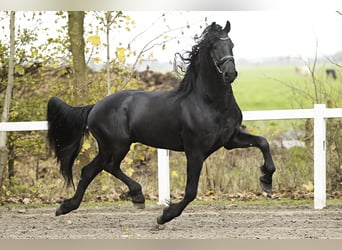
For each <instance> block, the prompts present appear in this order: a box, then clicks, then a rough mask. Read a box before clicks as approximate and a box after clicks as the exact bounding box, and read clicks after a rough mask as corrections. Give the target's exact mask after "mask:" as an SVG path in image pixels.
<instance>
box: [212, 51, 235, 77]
mask: <svg viewBox="0 0 342 250" xmlns="http://www.w3.org/2000/svg"><path fill="white" fill-rule="evenodd" d="M211 58H212V59H213V62H214V65H215V67H216V69H217V71H218V72H219V73H220V74H222V69H221V68H220V67H221V66H222V65H224V64H225V63H227V62H229V61H232V62H233V61H234V56H232V55H226V56H224V57H222V58H221V59H220V60H218V61H216V60H215V58H214V57H211Z"/></svg>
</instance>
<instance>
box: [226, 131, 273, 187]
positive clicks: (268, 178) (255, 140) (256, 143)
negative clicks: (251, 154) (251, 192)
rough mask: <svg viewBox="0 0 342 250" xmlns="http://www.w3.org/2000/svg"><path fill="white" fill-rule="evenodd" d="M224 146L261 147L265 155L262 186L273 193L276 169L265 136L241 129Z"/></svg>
mask: <svg viewBox="0 0 342 250" xmlns="http://www.w3.org/2000/svg"><path fill="white" fill-rule="evenodd" d="M224 147H225V148H226V149H233V148H248V147H257V148H259V149H260V150H261V152H262V154H263V156H264V165H263V166H261V172H262V173H263V175H262V176H261V177H260V179H259V180H260V186H261V188H262V189H263V190H264V191H265V192H267V193H272V176H273V173H274V172H275V170H276V169H275V166H274V163H273V160H272V156H271V152H270V147H269V144H268V142H267V140H266V139H265V138H264V137H262V136H255V135H251V134H248V133H245V132H242V131H239V132H238V133H236V134H235V135H234V137H233V138H232V139H231V140H230V141H229V142H227V143H226V144H225V145H224Z"/></svg>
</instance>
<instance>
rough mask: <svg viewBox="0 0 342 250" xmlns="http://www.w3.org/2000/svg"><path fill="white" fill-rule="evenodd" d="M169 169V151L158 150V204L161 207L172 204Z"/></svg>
mask: <svg viewBox="0 0 342 250" xmlns="http://www.w3.org/2000/svg"><path fill="white" fill-rule="evenodd" d="M169 169H170V167H169V151H168V150H166V149H158V194H159V202H158V204H160V205H168V203H169V202H170V173H169V172H170V170H169Z"/></svg>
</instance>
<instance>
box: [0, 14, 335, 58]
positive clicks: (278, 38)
mask: <svg viewBox="0 0 342 250" xmlns="http://www.w3.org/2000/svg"><path fill="white" fill-rule="evenodd" d="M163 13H165V18H166V20H165V22H164V21H163V20H162V19H160V20H159V21H158V22H156V24H155V25H153V26H152V27H151V28H150V29H149V30H148V31H147V32H145V33H144V34H143V35H142V36H140V37H139V38H137V40H136V43H135V44H132V47H133V49H135V50H137V51H139V49H141V48H142V46H144V45H145V44H146V43H147V42H148V41H150V40H151V39H153V38H154V37H156V36H158V35H160V34H161V33H163V32H164V31H166V30H168V29H174V28H179V27H184V26H186V25H187V24H189V27H190V28H189V29H184V34H181V31H180V30H177V31H176V32H173V33H171V34H167V36H168V37H173V36H175V37H177V38H176V39H174V40H172V41H171V42H169V43H168V44H167V45H166V49H164V50H162V49H161V47H160V48H159V49H154V50H153V57H154V58H155V59H157V60H159V61H165V62H170V61H173V58H174V54H175V53H176V52H184V51H185V50H190V49H191V46H192V45H194V43H195V42H194V36H195V35H196V34H197V35H200V34H201V33H202V31H203V29H204V28H205V25H206V24H210V23H211V22H217V23H218V24H220V25H221V26H224V25H225V23H226V21H227V20H229V21H230V22H231V33H230V37H231V38H232V40H233V42H234V44H235V47H234V54H235V57H236V58H237V59H247V60H256V59H259V58H265V57H278V56H284V57H285V56H291V57H302V58H304V59H305V58H307V57H313V56H314V55H315V50H316V41H317V42H318V54H319V55H320V56H321V55H331V54H334V53H336V52H338V51H342V32H341V30H342V15H339V14H338V13H337V12H336V11H332V10H330V11H327V10H323V11H303V10H298V11H211V12H210V11H166V12H161V11H124V14H126V15H129V16H130V17H131V19H132V20H135V23H136V24H135V28H133V27H131V31H130V32H128V31H127V30H125V29H121V30H120V29H115V30H113V31H112V32H111V43H112V44H111V48H112V51H111V57H112V58H113V57H114V56H115V55H114V53H115V50H114V48H116V47H117V46H122V47H127V44H128V42H130V41H131V40H132V39H133V38H134V37H135V36H136V35H137V34H139V33H140V32H142V31H143V30H145V29H146V28H147V27H148V26H150V25H151V24H152V23H153V22H154V21H155V20H156V19H158V17H161V16H162V14H163ZM89 16H91V15H87V18H89ZM54 18H55V17H53V18H50V19H48V20H47V21H46V23H45V25H47V27H49V29H50V30H49V33H48V35H49V36H50V35H52V34H53V33H56V32H55V30H56V29H57V26H56V24H55V23H54V20H55V19H54ZM88 22H89V20H88ZM90 22H93V23H96V22H95V21H94V20H93V21H91V20H90ZM25 24H26V23H25V22H21V23H20V25H21V26H25ZM2 25H4V26H5V27H7V24H2ZM26 25H32V24H26ZM32 26H33V27H34V25H32ZM94 26H96V25H94ZM94 28H95V27H93V29H94ZM43 36H44V33H42V34H40V35H39V38H40V39H41V40H42V41H44V39H45V40H46V37H43ZM0 37H1V34H0ZM85 38H86V37H85ZM101 41H102V42H103V43H104V42H105V36H104V34H103V35H102V37H101ZM178 41H179V42H178ZM105 53H106V49H105V47H103V48H102V49H101V54H100V56H101V58H102V59H103V61H105ZM149 53H150V52H149Z"/></svg>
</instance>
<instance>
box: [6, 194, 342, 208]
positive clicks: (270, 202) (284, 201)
mask: <svg viewBox="0 0 342 250" xmlns="http://www.w3.org/2000/svg"><path fill="white" fill-rule="evenodd" d="M173 202H178V201H177V200H173ZM146 205H147V206H149V205H157V201H154V200H153V201H151V200H146ZM191 205H192V206H196V205H225V206H235V207H241V208H244V207H248V206H260V207H265V206H266V207H267V206H300V205H306V206H313V200H312V199H298V200H297V199H291V198H281V199H270V198H266V197H259V198H258V199H253V200H243V201H242V200H227V199H221V200H220V199H219V200H197V199H195V200H194V201H193V202H192V203H191ZM341 205H342V199H327V206H341ZM57 206H58V205H57V204H7V205H4V206H1V208H2V209H11V210H12V209H35V208H51V209H52V208H56V207H57ZM112 206H133V205H132V202H130V201H114V202H109V201H103V202H98V201H96V202H93V201H92V202H82V203H81V207H85V208H96V207H112Z"/></svg>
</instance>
